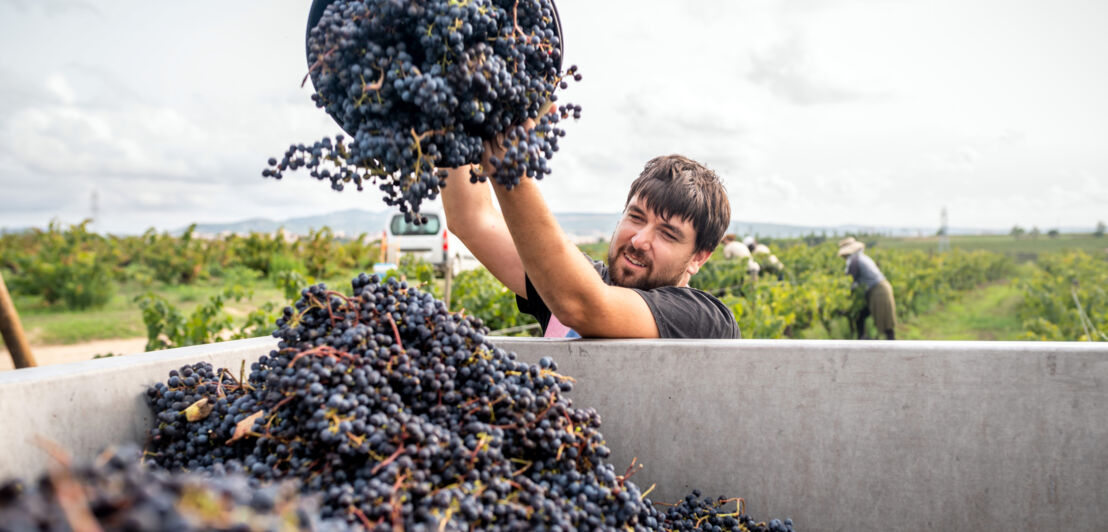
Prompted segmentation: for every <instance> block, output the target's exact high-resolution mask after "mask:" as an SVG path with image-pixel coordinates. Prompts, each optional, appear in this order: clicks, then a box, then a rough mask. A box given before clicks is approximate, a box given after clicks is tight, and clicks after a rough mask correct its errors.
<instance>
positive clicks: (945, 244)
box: [939, 205, 950, 253]
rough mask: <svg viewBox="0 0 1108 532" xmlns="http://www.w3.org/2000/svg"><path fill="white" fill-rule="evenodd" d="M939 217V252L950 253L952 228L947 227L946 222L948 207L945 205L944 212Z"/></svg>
mask: <svg viewBox="0 0 1108 532" xmlns="http://www.w3.org/2000/svg"><path fill="white" fill-rule="evenodd" d="M939 217H940V222H939V223H940V227H939V252H940V253H942V252H944V251H950V227H949V226H948V225H947V220H946V205H943V210H942V213H941V214H940V215H939Z"/></svg>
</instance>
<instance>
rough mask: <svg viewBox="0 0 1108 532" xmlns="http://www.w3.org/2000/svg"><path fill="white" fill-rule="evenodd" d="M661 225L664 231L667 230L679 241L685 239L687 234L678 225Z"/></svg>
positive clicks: (665, 223)
mask: <svg viewBox="0 0 1108 532" xmlns="http://www.w3.org/2000/svg"><path fill="white" fill-rule="evenodd" d="M659 225H661V226H662V228H663V229H666V230H668V231H670V232H672V233H673V236H675V237H677V239H678V240H681V239H683V238H685V232H684V231H682V230H681V228H680V227H678V226H676V225H673V224H671V223H669V222H662V223H661V224H659Z"/></svg>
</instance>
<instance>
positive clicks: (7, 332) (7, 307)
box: [0, 273, 38, 369]
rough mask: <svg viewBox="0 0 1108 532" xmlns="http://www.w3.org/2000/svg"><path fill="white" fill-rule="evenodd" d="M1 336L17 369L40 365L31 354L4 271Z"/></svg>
mask: <svg viewBox="0 0 1108 532" xmlns="http://www.w3.org/2000/svg"><path fill="white" fill-rule="evenodd" d="M0 336H3V337H4V345H6V346H7V347H8V353H9V354H10V355H11V357H12V363H14V364H15V369H20V368H31V367H34V366H37V365H38V364H37V363H35V357H34V356H33V355H31V346H30V345H28V344H27V337H26V336H25V335H24V334H23V325H22V324H20V323H19V314H17V313H16V311H15V304H14V303H12V296H11V294H9V293H8V287H7V285H5V284H4V274H3V273H0Z"/></svg>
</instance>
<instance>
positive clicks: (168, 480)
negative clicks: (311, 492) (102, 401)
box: [0, 446, 348, 532]
mask: <svg viewBox="0 0 1108 532" xmlns="http://www.w3.org/2000/svg"><path fill="white" fill-rule="evenodd" d="M140 458H141V450H140V449H139V448H138V447H136V446H128V447H123V448H121V449H116V450H109V451H105V453H104V454H102V455H101V456H100V457H99V459H97V460H96V461H95V462H94V463H93V464H78V465H70V464H68V461H67V460H66V463H65V464H64V465H63V464H58V465H57V466H55V467H53V468H51V470H50V472H49V473H48V474H46V475H43V476H42V477H41V478H40V479H39V481H38V483H36V484H34V485H32V486H24V485H22V484H21V483H19V482H16V481H9V482H5V483H3V484H0V530H5V531H59V532H61V531H77V532H86V531H92V530H129V531H153V530H165V531H170V530H172V531H177V532H191V531H202V530H244V531H245V530H259V531H260V530H267V531H269V530H272V531H279V530H288V531H293V530H317V531H330V530H335V531H338V530H346V529H347V528H348V527H347V526H345V523H344V522H342V521H339V520H333V521H330V522H322V521H319V520H318V517H317V516H318V511H317V510H316V507H315V504H314V502H313V501H312V499H310V498H302V497H301V495H300V494H299V493H298V490H297V489H296V486H295V484H293V483H285V484H281V483H272V484H269V485H266V486H251V482H250V481H249V480H248V479H247V477H245V476H243V475H233V474H228V475H219V476H201V475H198V474H190V473H172V474H171V473H167V472H164V471H158V470H154V469H150V468H147V467H143V466H142V465H141V464H140ZM254 484H256V482H255V483H254Z"/></svg>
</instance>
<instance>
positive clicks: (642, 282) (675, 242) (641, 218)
mask: <svg viewBox="0 0 1108 532" xmlns="http://www.w3.org/2000/svg"><path fill="white" fill-rule="evenodd" d="M695 244H696V230H695V229H694V228H693V226H692V224H691V223H689V222H688V221H687V220H684V219H682V218H679V217H676V216H672V217H670V218H667V219H663V218H662V217H660V216H658V214H657V213H655V212H654V211H652V210H650V209H648V208H647V207H646V204H645V202H643V201H641V200H640V199H639V197H638V196H635V197H633V198H631V201H630V202H629V203H628V204H627V208H626V209H624V211H623V217H622V218H620V220H619V224H618V225H617V226H616V230H615V232H614V233H612V240H611V246H610V247H609V248H608V272H609V275H611V277H612V282H613V283H615V284H616V285H617V286H622V287H625V288H639V289H642V290H649V289H651V288H657V287H660V286H685V285H686V284H688V282H689V277H691V276H692V275H693V274H694V273H696V272H697V271H699V270H700V266H701V265H702V264H704V261H706V260H708V257H709V256H710V255H711V252H710V251H701V252H694V251H693V250H694V249H695V247H696V246H695Z"/></svg>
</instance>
